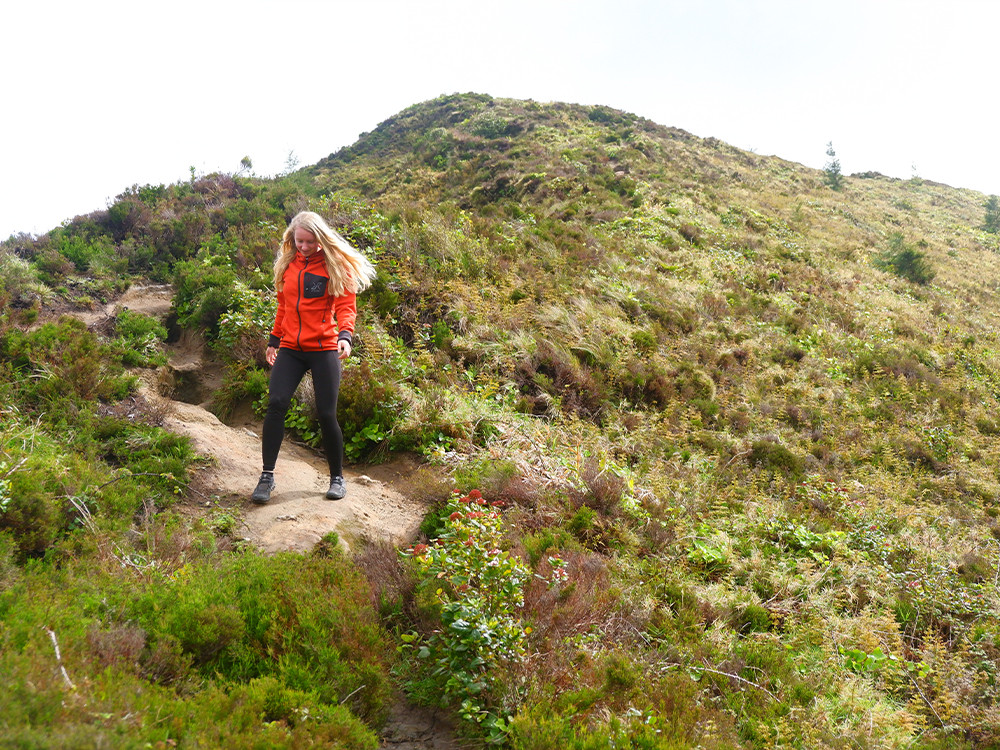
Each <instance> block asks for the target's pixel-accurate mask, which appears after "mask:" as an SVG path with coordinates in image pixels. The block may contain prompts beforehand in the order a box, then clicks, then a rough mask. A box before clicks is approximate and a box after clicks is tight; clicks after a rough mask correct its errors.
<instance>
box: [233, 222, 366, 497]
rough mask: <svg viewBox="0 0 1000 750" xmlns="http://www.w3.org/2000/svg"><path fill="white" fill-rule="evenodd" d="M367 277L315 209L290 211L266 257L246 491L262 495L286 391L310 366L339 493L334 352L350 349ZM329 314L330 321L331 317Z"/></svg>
mask: <svg viewBox="0 0 1000 750" xmlns="http://www.w3.org/2000/svg"><path fill="white" fill-rule="evenodd" d="M374 278H375V269H374V268H373V267H372V264H371V263H369V262H368V260H367V259H366V258H365V257H364V256H363V255H362V254H361V253H359V252H358V251H357V250H355V249H354V248H353V247H351V246H350V245H349V244H348V242H347V240H345V239H344V238H343V237H341V236H340V235H339V234H337V233H336V232H335V231H333V230H332V229H330V227H329V226H327V223H326V222H325V221H323V218H322V217H321V216H320V215H319V214H315V213H313V212H311V211H303V212H302V213H300V214H298V215H297V216H295V218H293V219H292V221H291V223H290V224H289V225H288V228H287V229H286V230H285V234H284V236H283V237H282V241H281V252H280V253H279V254H278V257H277V258H276V259H275V261H274V287H275V289H276V290H277V294H278V312H277V315H275V318H274V327H273V328H272V329H271V338H270V340H269V341H268V346H267V351H266V353H265V359H266V360H267V363H268V364H269V365H271V366H272V370H271V380H270V384H269V386H268V402H267V414H266V415H265V416H264V429H263V435H262V436H261V453H262V455H263V459H264V470H263V473H261V475H260V481H258V482H257V488H256V489H255V490H254V491H253V494H252V495H251V496H250V499H251V500H253V502H255V503H258V504H263V503H266V502H267V501H268V500H269V499H270V498H271V490H273V489H274V465H275V462H276V461H277V459H278V450H279V449H280V448H281V440H282V438H284V436H285V414H286V413H287V412H288V407H289V405H290V404H291V400H292V394H293V393H295V389H296V388H297V387H298V385H299V382H300V381H301V380H302V377H303V376H304V375H305V373H306V370H310V371H312V378H313V387H314V390H315V392H316V412H317V415H318V417H319V423H320V427H321V429H322V433H323V448H324V449H325V450H326V460H327V462H328V463H329V465H330V489H329V490H327V493H326V497H327V499H328V500H339V499H341V498H342V497H344V495H346V494H347V489H346V487H345V486H344V477H343V463H344V435H343V433H342V432H341V430H340V424H339V423H338V422H337V391H338V389H339V388H340V360H342V359H346V358H347V357H349V356H350V354H351V340H352V337H353V333H354V319H355V316H356V315H357V306H356V298H355V295H356V294H357V293H358V292H360V291H362V290H363V289H366V288H367V287H368V286H369V285H370V284H371V282H372V279H374ZM334 319H336V323H334Z"/></svg>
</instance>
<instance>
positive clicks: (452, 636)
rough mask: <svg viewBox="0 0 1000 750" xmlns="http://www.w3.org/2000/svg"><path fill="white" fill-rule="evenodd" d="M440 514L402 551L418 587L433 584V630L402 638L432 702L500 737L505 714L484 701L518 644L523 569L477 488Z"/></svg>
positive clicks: (519, 650) (521, 643) (521, 642)
mask: <svg viewBox="0 0 1000 750" xmlns="http://www.w3.org/2000/svg"><path fill="white" fill-rule="evenodd" d="M445 513H447V518H444V514H445ZM440 517H441V518H442V519H443V520H442V523H443V528H442V529H441V530H440V531H439V532H438V536H437V537H436V538H435V539H434V540H432V543H431V544H429V545H425V544H421V545H418V546H416V547H414V548H412V549H411V550H410V551H409V554H411V555H412V556H413V557H414V559H415V560H416V562H417V566H418V567H417V575H418V581H419V583H418V587H419V588H421V589H424V590H427V591H428V592H430V591H433V592H434V593H433V598H434V601H435V602H436V606H437V611H438V613H439V614H438V616H439V617H440V620H441V630H436V631H434V632H433V633H432V634H431V635H430V636H429V637H427V638H426V639H421V638H420V637H419V636H417V635H405V636H404V637H403V641H404V645H405V646H406V647H408V649H409V650H411V651H415V652H416V656H417V658H418V659H423V660H427V662H428V664H429V670H428V671H429V675H428V678H427V679H429V680H430V681H432V682H433V683H434V684H435V685H436V686H437V688H438V689H439V690H440V693H439V698H438V702H439V704H440V705H441V706H455V705H457V706H458V711H459V715H460V716H462V718H463V719H465V720H466V721H470V722H474V723H475V724H478V725H479V726H480V727H481V728H482V729H483V730H484V732H485V733H486V734H487V736H488V737H490V739H491V740H492V741H495V742H501V741H502V740H503V738H504V735H505V733H506V730H507V721H508V717H507V716H505V715H503V713H502V712H499V711H498V710H497V708H496V707H495V706H491V702H492V701H493V700H495V699H496V696H494V695H492V691H493V689H494V676H493V674H492V673H493V671H494V670H496V669H497V668H499V667H500V666H502V665H504V664H508V663H510V662H512V661H513V660H516V659H518V658H520V657H521V656H522V655H523V654H524V652H525V638H526V635H527V634H526V632H525V628H524V627H523V626H522V625H521V621H520V618H519V617H518V616H517V612H518V610H519V609H520V608H521V607H522V606H523V604H524V585H525V583H526V582H527V580H528V579H529V577H530V571H529V570H528V569H527V568H526V567H525V565H524V564H523V563H522V562H521V561H520V560H518V559H517V558H516V557H513V556H511V555H510V553H508V552H506V551H504V550H503V549H502V544H503V533H504V529H503V521H502V517H501V515H500V512H499V511H498V510H497V509H496V508H495V507H491V506H490V505H488V504H487V503H486V501H485V499H484V498H483V497H482V496H481V495H480V493H479V492H478V491H477V490H474V491H473V492H471V493H470V494H469V495H466V496H463V497H455V498H453V499H451V500H449V502H448V503H447V505H446V506H445V508H444V510H443V511H442V513H441V514H440Z"/></svg>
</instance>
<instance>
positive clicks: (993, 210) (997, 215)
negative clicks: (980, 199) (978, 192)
mask: <svg viewBox="0 0 1000 750" xmlns="http://www.w3.org/2000/svg"><path fill="white" fill-rule="evenodd" d="M983 208H985V209H986V217H985V219H983V230H984V231H986V232H992V233H993V234H997V233H1000V198H997V197H996V196H995V195H991V196H990V197H989V198H987V199H986V203H984V204H983Z"/></svg>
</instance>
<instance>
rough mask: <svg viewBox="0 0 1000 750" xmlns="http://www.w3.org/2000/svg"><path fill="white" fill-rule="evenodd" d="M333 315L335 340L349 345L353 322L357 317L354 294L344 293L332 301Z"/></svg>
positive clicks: (352, 332) (352, 335)
mask: <svg viewBox="0 0 1000 750" xmlns="http://www.w3.org/2000/svg"><path fill="white" fill-rule="evenodd" d="M333 314H334V316H335V317H336V318H337V330H338V331H339V333H338V334H337V340H338V341H347V342H348V343H351V341H352V340H353V338H354V321H355V319H356V318H357V317H358V297H357V295H356V294H354V292H344V294H342V295H340V296H339V297H337V298H336V299H334V301H333Z"/></svg>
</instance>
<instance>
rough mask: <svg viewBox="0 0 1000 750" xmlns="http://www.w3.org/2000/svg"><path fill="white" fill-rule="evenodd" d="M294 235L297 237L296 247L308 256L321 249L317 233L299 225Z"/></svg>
mask: <svg viewBox="0 0 1000 750" xmlns="http://www.w3.org/2000/svg"><path fill="white" fill-rule="evenodd" d="M293 236H294V238H295V249H296V250H298V251H299V252H300V253H302V254H303V255H305V256H306V257H307V258H308V257H309V256H310V255H312V254H313V253H314V252H316V251H317V250H319V241H318V240H317V239H316V235H315V234H313V233H312V232H310V231H309V230H308V229H303V228H302V227H297V228H296V230H295V234H294V235H293Z"/></svg>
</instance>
